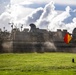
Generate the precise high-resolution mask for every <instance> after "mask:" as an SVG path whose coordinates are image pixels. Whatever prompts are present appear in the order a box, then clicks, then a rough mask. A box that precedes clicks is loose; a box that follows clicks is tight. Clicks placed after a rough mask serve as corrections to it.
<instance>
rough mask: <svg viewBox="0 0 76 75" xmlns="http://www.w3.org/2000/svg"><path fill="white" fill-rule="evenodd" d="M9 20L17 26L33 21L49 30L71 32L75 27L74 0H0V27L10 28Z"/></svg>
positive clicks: (75, 5) (75, 3)
mask: <svg viewBox="0 0 76 75" xmlns="http://www.w3.org/2000/svg"><path fill="white" fill-rule="evenodd" d="M9 22H11V23H12V22H13V23H14V24H15V26H17V27H20V26H21V24H24V28H25V27H26V28H27V27H29V24H30V23H35V24H36V26H37V27H39V28H42V29H48V30H50V31H53V30H54V31H55V30H56V29H67V30H68V31H69V32H72V30H73V29H74V28H75V27H76V0H53V1H52V0H0V28H3V27H6V29H8V30H10V29H11V27H10V25H9V24H8V23H9Z"/></svg>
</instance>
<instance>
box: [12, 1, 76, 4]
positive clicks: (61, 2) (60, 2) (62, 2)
mask: <svg viewBox="0 0 76 75" xmlns="http://www.w3.org/2000/svg"><path fill="white" fill-rule="evenodd" d="M24 1H27V0H11V2H12V3H13V4H17V3H21V2H24ZM52 1H54V2H55V3H56V4H61V5H62V4H63V5H76V0H65V1H64V0H52ZM28 2H33V3H49V2H50V0H28Z"/></svg>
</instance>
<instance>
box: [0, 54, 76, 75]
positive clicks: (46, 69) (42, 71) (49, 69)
mask: <svg viewBox="0 0 76 75" xmlns="http://www.w3.org/2000/svg"><path fill="white" fill-rule="evenodd" d="M72 58H75V60H76V54H72V53H42V54H40V53H23V54H18V53H16V54H13V53H7V54H0V75H76V62H75V63H72Z"/></svg>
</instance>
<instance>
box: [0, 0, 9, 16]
mask: <svg viewBox="0 0 76 75" xmlns="http://www.w3.org/2000/svg"><path fill="white" fill-rule="evenodd" d="M9 3H10V0H0V15H1V14H2V13H3V12H4V11H5V10H6V7H7V5H8V4H9Z"/></svg>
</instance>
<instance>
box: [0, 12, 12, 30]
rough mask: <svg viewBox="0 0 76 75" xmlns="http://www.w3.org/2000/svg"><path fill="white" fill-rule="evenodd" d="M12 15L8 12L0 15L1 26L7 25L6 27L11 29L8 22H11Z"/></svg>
mask: <svg viewBox="0 0 76 75" xmlns="http://www.w3.org/2000/svg"><path fill="white" fill-rule="evenodd" d="M10 20H11V17H10V14H9V13H8V12H4V13H2V14H1V15H0V28H3V27H6V29H10V26H9V25H8V23H9V22H10Z"/></svg>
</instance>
